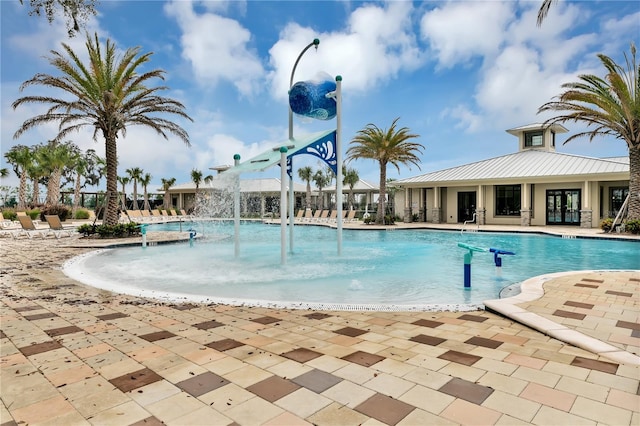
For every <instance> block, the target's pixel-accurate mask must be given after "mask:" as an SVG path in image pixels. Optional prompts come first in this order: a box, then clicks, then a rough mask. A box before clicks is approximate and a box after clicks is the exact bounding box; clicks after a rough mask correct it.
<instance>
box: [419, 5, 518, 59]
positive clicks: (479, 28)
mask: <svg viewBox="0 0 640 426" xmlns="http://www.w3.org/2000/svg"><path fill="white" fill-rule="evenodd" d="M514 11H515V3H513V2H496V1H474V2H469V1H464V2H448V3H446V4H444V5H443V6H442V7H438V8H435V9H433V10H431V11H428V12H426V13H425V14H424V15H423V17H422V19H421V21H420V29H421V34H422V38H423V39H424V40H425V41H427V42H428V43H429V45H430V47H431V50H433V51H434V52H435V54H436V57H437V61H438V66H440V67H444V68H450V67H453V66H455V65H458V64H461V63H462V64H464V63H466V62H468V61H469V60H470V59H472V58H474V57H483V56H493V55H494V54H495V53H496V52H498V50H499V49H500V47H501V46H502V44H503V42H504V39H505V36H506V35H505V30H506V27H507V25H508V23H509V21H510V20H511V19H512V18H513V15H514Z"/></svg>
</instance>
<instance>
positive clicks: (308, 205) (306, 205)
mask: <svg viewBox="0 0 640 426" xmlns="http://www.w3.org/2000/svg"><path fill="white" fill-rule="evenodd" d="M305 208H306V209H307V210H309V209H311V181H309V180H308V181H307V196H306V198H305Z"/></svg>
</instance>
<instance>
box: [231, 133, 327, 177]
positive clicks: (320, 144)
mask: <svg viewBox="0 0 640 426" xmlns="http://www.w3.org/2000/svg"><path fill="white" fill-rule="evenodd" d="M335 136H336V131H335V130H325V131H322V132H318V133H313V134H310V135H304V136H301V137H297V138H294V139H293V140H289V139H287V140H286V141H284V142H282V143H281V144H279V145H276V146H275V147H274V149H270V150H268V151H265V152H263V153H262V154H259V155H256V156H255V157H253V158H251V159H250V160H247V161H244V162H242V163H240V164H239V165H237V166H235V167H231V168H230V169H228V170H226V171H225V172H223V173H255V172H263V171H265V170H267V169H268V168H270V167H272V166H275V165H276V164H279V163H280V149H279V148H280V147H282V146H286V147H287V159H288V161H287V163H288V164H289V163H290V158H291V157H293V156H294V155H298V154H311V155H315V156H316V157H319V158H320V159H322V160H323V161H324V162H325V163H327V164H328V165H329V166H331V167H332V168H333V169H334V172H335V168H336V165H337V161H336V149H335V141H336V137H335Z"/></svg>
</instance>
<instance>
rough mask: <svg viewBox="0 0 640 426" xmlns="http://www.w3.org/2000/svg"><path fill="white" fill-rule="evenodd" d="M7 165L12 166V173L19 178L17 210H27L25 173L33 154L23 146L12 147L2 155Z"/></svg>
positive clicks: (31, 161)
mask: <svg viewBox="0 0 640 426" xmlns="http://www.w3.org/2000/svg"><path fill="white" fill-rule="evenodd" d="M4 158H6V160H7V163H9V164H11V165H12V166H13V171H14V172H15V174H16V175H17V176H18V177H19V178H20V183H19V186H18V205H17V206H16V208H17V209H18V210H24V209H26V208H27V172H28V170H29V166H30V165H31V164H32V163H33V152H32V151H31V148H29V147H28V146H25V145H14V146H13V147H11V149H10V150H9V151H7V152H6V153H5V154H4Z"/></svg>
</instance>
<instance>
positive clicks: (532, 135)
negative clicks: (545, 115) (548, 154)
mask: <svg viewBox="0 0 640 426" xmlns="http://www.w3.org/2000/svg"><path fill="white" fill-rule="evenodd" d="M542 142H543V137H542V131H541V130H539V131H536V132H525V134H524V146H525V147H533V146H543V143H542Z"/></svg>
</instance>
